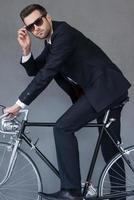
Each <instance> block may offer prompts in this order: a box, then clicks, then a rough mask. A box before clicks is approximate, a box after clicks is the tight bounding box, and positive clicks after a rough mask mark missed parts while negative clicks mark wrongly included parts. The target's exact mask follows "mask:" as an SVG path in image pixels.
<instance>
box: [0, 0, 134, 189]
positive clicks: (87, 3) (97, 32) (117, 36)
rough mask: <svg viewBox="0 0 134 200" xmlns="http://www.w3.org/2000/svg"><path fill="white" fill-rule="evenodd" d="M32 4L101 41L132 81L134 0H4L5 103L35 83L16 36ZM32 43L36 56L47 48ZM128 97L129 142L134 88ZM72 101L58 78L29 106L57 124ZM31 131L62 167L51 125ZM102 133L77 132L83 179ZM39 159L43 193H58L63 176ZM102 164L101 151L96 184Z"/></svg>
mask: <svg viewBox="0 0 134 200" xmlns="http://www.w3.org/2000/svg"><path fill="white" fill-rule="evenodd" d="M30 3H40V4H42V5H43V6H45V7H46V9H47V10H48V12H49V13H50V14H51V15H52V17H53V19H55V20H65V21H67V22H68V23H70V24H71V25H72V26H74V27H76V28H77V29H79V30H80V31H82V32H83V33H84V34H85V35H86V36H88V37H89V38H90V39H91V40H93V41H94V42H96V43H97V44H98V45H99V46H100V47H101V48H102V49H103V50H104V51H105V52H106V53H107V54H108V55H109V57H110V58H111V59H112V60H113V62H115V63H116V64H117V65H118V66H119V68H120V69H121V70H122V71H123V72H124V74H125V75H126V77H127V78H128V79H129V81H130V82H131V83H132V84H133V82H134V68H133V64H134V54H133V52H134V24H133V21H134V1H133V0H127V1H126V0H112V1H111V0H83V1H81V0H48V1H41V0H38V1H34V0H33V1H30V0H23V1H18V0H12V1H11V0H6V1H2V2H1V6H0V69H1V72H0V104H4V105H6V106H9V105H12V104H14V103H15V101H16V100H17V98H18V96H19V94H20V93H21V91H22V90H23V89H25V87H26V86H27V85H28V83H29V82H30V81H31V78H29V77H28V76H27V75H26V73H25V71H24V69H23V68H22V67H21V66H20V64H19V61H20V56H21V50H20V48H19V45H18V43H17V40H16V38H17V30H18V28H20V27H21V26H22V22H21V20H20V19H19V12H20V10H21V9H23V8H24V7H25V6H26V5H28V4H30ZM32 47H33V53H34V55H35V56H37V55H38V53H40V51H41V49H42V47H43V44H42V41H39V40H37V39H35V38H33V43H32ZM129 96H130V102H129V103H127V105H126V106H125V108H124V110H123V112H122V138H123V142H125V144H124V145H125V146H127V145H128V144H133V142H134V135H133V134H134V132H133V128H134V125H133V119H134V89H133V87H131V89H130V90H129ZM70 105H71V101H70V99H69V97H68V96H67V95H66V94H65V93H64V92H63V91H62V90H61V89H60V88H59V87H58V86H57V85H56V83H55V82H54V81H53V82H52V83H51V84H50V85H49V86H48V87H47V89H46V90H45V91H44V92H43V93H42V94H41V95H40V96H39V97H38V98H37V99H36V100H35V101H34V102H33V103H32V104H31V105H30V106H29V110H30V113H29V120H30V121H51V122H55V121H56V120H57V119H58V118H59V117H60V116H61V115H62V114H63V113H64V111H65V110H66V109H67V108H69V106H70ZM30 130H31V134H30V135H31V138H32V139H33V140H34V141H35V140H36V138H37V137H39V138H40V140H39V142H38V146H39V148H40V149H41V151H42V152H43V153H45V155H46V156H48V158H49V159H50V160H51V161H52V163H53V164H54V165H56V166H57V161H56V154H55V145H54V140H53V132H52V128H46V129H44V128H34V129H30ZM97 136H98V132H97V130H95V129H93V130H91V129H90V130H88V129H87V128H83V129H82V130H80V131H79V132H78V133H77V138H78V142H79V149H80V164H81V174H82V180H83V179H84V178H85V176H86V173H87V169H88V166H89V162H90V159H91V155H92V152H93V147H94V144H95V141H96V138H97ZM0 140H2V137H0ZM23 148H24V149H26V151H29V150H28V149H27V146H25V145H23ZM34 159H35V161H36V163H38V166H39V168H40V171H41V175H42V179H43V183H44V191H45V192H53V191H56V190H57V189H59V186H60V184H59V180H58V178H57V177H56V176H55V175H54V174H53V173H52V172H51V171H50V170H49V169H48V168H47V167H46V166H44V165H43V162H42V161H40V160H38V158H37V157H36V156H34ZM103 165H104V161H103V158H102V156H101V153H100V154H99V159H98V162H97V165H96V169H95V172H94V177H93V181H94V182H95V184H96V181H97V180H98V179H97V178H98V175H99V173H100V171H101V167H103ZM98 166H99V167H98ZM100 166H101V167H100Z"/></svg>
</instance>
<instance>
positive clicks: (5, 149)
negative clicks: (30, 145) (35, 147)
mask: <svg viewBox="0 0 134 200" xmlns="http://www.w3.org/2000/svg"><path fill="white" fill-rule="evenodd" d="M11 153H12V147H11V145H10V144H7V143H3V142H0V200H40V199H41V198H40V197H39V195H38V192H39V191H42V183H41V178H40V175H39V172H38V170H37V167H36V166H35V164H34V162H33V161H32V160H31V158H30V157H29V156H28V155H27V154H26V153H25V152H23V151H22V150H21V149H17V158H16V161H15V164H14V167H13V170H12V172H11V174H10V176H9V178H8V179H7V181H6V182H5V183H2V180H3V179H4V177H5V175H6V172H7V169H8V165H9V160H10V157H11Z"/></svg>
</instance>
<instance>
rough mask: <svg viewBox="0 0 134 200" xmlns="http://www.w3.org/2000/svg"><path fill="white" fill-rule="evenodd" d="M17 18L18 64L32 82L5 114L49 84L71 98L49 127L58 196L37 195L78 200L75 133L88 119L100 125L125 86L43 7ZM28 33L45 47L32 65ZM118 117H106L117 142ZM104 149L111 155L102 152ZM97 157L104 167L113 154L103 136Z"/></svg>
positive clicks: (96, 52) (96, 51) (95, 51)
mask: <svg viewBox="0 0 134 200" xmlns="http://www.w3.org/2000/svg"><path fill="white" fill-rule="evenodd" d="M20 16H21V19H22V21H23V22H24V27H22V28H20V29H19V30H18V42H19V44H20V46H21V48H22V53H23V56H22V59H21V64H22V65H23V66H24V68H25V69H26V72H27V74H28V75H29V76H35V77H34V78H33V80H32V81H31V83H30V84H29V85H28V86H27V88H26V89H25V90H24V91H23V92H22V93H21V95H20V96H19V99H18V101H17V102H16V103H15V104H14V105H13V106H11V107H8V108H6V109H5V112H7V113H11V114H13V115H17V114H18V112H19V110H20V109H22V108H24V106H25V105H29V104H30V103H31V102H32V101H33V100H34V99H35V98H36V97H37V96H38V95H39V94H40V93H41V92H42V91H43V90H45V88H46V87H47V86H48V84H49V83H50V82H51V81H52V80H53V79H55V81H56V82H57V83H58V85H59V86H60V87H61V88H62V89H63V90H64V91H65V92H66V93H67V94H68V95H69V96H70V97H71V99H72V102H73V105H72V106H71V107H70V108H69V109H68V110H67V111H66V112H65V113H64V115H63V116H61V118H60V119H59V120H58V121H57V123H56V125H55V127H54V138H55V144H56V151H57V159H58V166H59V172H60V177H61V190H60V191H58V192H56V193H53V194H45V193H41V194H40V195H41V196H42V197H44V198H46V199H50V200H56V199H58V200H63V199H69V200H82V196H81V176H80V166H79V152H78V144H77V139H76V137H75V134H74V133H75V132H76V131H78V130H79V129H80V128H82V127H83V126H84V125H85V124H87V123H88V122H89V121H91V120H93V119H97V120H98V121H99V122H102V119H103V116H104V113H105V111H106V110H107V109H108V108H110V107H112V106H114V105H118V104H119V103H120V102H121V101H123V100H124V99H125V98H126V96H127V91H128V88H129V87H130V83H129V82H128V81H127V80H126V78H125V77H124V76H123V74H122V72H121V71H120V70H119V69H118V68H117V66H116V65H115V64H114V63H112V61H111V60H110V59H109V58H108V56H106V54H105V53H104V52H103V51H102V50H101V49H100V48H99V47H98V46H97V45H96V44H94V43H93V42H92V41H91V40H89V39H88V38H86V37H85V36H84V35H83V34H82V33H81V32H79V31H78V30H76V29H75V28H73V27H71V26H70V25H68V24H67V23H66V22H56V21H53V20H52V17H51V16H50V15H48V14H47V12H46V10H45V8H43V7H42V6H40V5H37V4H33V5H29V6H27V7H26V8H24V9H23V10H22V11H21V13H20ZM29 32H31V33H32V34H33V35H34V36H35V37H36V38H39V39H42V41H43V42H45V43H44V44H45V47H44V49H43V51H42V52H41V54H40V55H39V56H38V57H37V58H36V59H34V57H33V55H32V53H31V52H32V50H31V38H30V35H29ZM120 113H121V108H118V109H116V110H113V111H111V114H110V116H112V117H113V116H114V118H116V122H115V123H113V125H112V131H113V132H114V134H116V136H117V137H118V139H119V141H121V139H120ZM109 147H110V148H111V150H110V151H107V149H108V148H109ZM102 153H103V156H104V159H105V161H106V162H108V161H109V159H111V157H112V156H113V155H114V154H115V153H117V150H116V148H115V147H114V145H113V144H112V142H111V141H110V140H109V138H107V137H106V136H104V137H103V141H102ZM68 161H69V162H68ZM122 165H123V164H122Z"/></svg>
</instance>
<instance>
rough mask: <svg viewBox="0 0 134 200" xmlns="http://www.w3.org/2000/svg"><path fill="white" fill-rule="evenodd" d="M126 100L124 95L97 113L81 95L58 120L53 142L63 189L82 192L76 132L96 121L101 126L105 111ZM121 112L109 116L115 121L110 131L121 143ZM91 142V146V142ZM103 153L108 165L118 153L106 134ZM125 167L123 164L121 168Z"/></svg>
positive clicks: (103, 141)
mask: <svg viewBox="0 0 134 200" xmlns="http://www.w3.org/2000/svg"><path fill="white" fill-rule="evenodd" d="M124 98H125V95H123V96H121V98H119V99H118V100H117V101H116V102H114V103H113V104H112V105H111V106H109V107H107V108H106V109H104V110H103V111H101V112H99V113H98V112H96V111H95V110H94V108H93V107H92V106H91V105H90V103H89V101H88V100H87V98H86V96H85V95H82V96H81V97H80V98H79V99H78V100H77V101H76V103H74V104H73V105H72V106H71V107H70V108H69V109H68V110H67V111H66V112H65V113H64V114H63V115H62V116H61V117H60V118H59V119H58V121H57V122H56V125H55V127H54V139H55V145H56V152H57V161H58V167H59V172H60V177H61V188H64V189H77V190H80V189H81V175H80V164H79V151H78V143H77V138H76V135H75V132H76V131H78V130H79V129H80V128H82V127H83V126H84V125H86V124H87V123H88V122H90V121H92V120H94V119H97V121H98V122H99V123H102V121H103V117H104V114H105V112H106V110H107V109H109V108H110V107H112V106H113V105H118V104H119V103H120V102H121V101H122V100H123V99H124ZM121 110H122V108H121V107H119V108H118V109H114V110H112V111H111V112H110V115H109V117H110V118H111V117H112V118H115V119H116V121H115V122H113V123H112V124H111V125H110V127H109V128H110V132H111V134H112V133H113V134H115V135H116V137H117V138H118V140H119V141H120V142H121V137H120V116H121ZM99 132H100V130H99ZM88 142H89V143H90V141H88ZM101 150H102V154H103V157H104V160H105V162H106V163H107V162H108V161H109V160H110V159H111V158H112V157H113V156H114V155H115V154H116V153H117V148H116V147H115V145H114V144H113V143H112V141H111V140H110V139H109V137H108V135H106V134H103V138H102V144H101ZM123 167H124V166H123V163H122V168H123Z"/></svg>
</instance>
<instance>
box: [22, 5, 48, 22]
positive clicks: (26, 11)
mask: <svg viewBox="0 0 134 200" xmlns="http://www.w3.org/2000/svg"><path fill="white" fill-rule="evenodd" d="M35 10H38V11H39V12H40V13H41V14H42V15H45V16H46V15H47V11H46V9H45V8H44V7H43V6H41V5H39V4H30V5H28V6H26V7H25V8H24V9H23V10H22V11H21V12H20V17H21V19H22V21H24V18H25V17H27V16H28V15H30V14H31V13H32V12H33V11H35Z"/></svg>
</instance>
